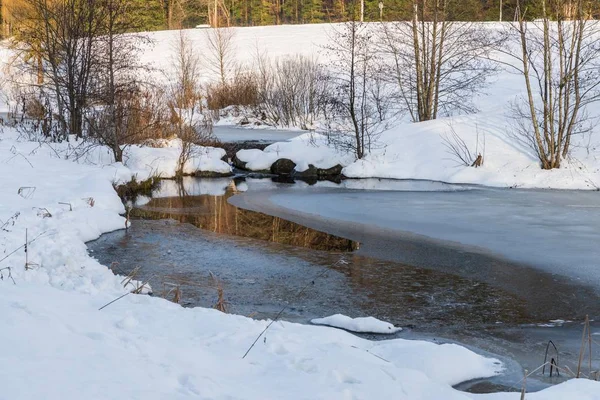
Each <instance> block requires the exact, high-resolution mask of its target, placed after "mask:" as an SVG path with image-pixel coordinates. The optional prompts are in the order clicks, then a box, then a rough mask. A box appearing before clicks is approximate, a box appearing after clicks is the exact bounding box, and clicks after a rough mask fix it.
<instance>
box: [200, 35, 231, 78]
mask: <svg viewBox="0 0 600 400" xmlns="http://www.w3.org/2000/svg"><path fill="white" fill-rule="evenodd" d="M234 38H235V30H233V29H232V28H212V29H209V30H207V31H206V42H207V47H208V51H209V54H208V56H209V57H208V58H207V62H208V66H209V68H210V70H211V72H213V73H214V74H216V75H218V77H219V79H220V81H221V84H222V85H225V84H226V83H227V79H228V78H229V75H230V73H231V72H232V70H234V69H235V54H234V52H235V47H234Z"/></svg>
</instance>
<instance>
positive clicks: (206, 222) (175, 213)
mask: <svg viewBox="0 0 600 400" xmlns="http://www.w3.org/2000/svg"><path fill="white" fill-rule="evenodd" d="M234 182H235V181H231V183H232V184H231V185H230V186H228V188H227V189H226V191H225V193H224V194H223V195H218V196H216V195H190V194H188V192H187V191H186V190H185V188H184V187H183V185H181V186H179V187H178V197H163V198H153V199H152V200H150V202H149V203H147V204H145V205H143V206H139V207H136V208H134V209H133V210H132V212H131V216H132V217H133V218H139V219H145V220H148V219H154V220H156V219H174V220H176V221H179V222H182V223H188V224H192V225H194V226H196V227H198V228H201V229H203V230H206V231H209V232H214V233H219V234H225V235H231V236H241V237H246V238H253V239H259V240H265V241H269V242H273V243H279V244H287V245H292V246H299V247H306V248H309V249H313V250H326V251H353V250H356V249H357V248H358V243H356V242H353V241H352V240H349V239H344V238H340V237H337V236H334V235H329V234H327V233H324V232H319V231H316V230H314V229H310V228H307V227H304V226H302V225H299V224H296V223H293V222H290V221H286V220H283V219H281V218H279V217H272V216H269V215H266V214H262V213H258V212H254V211H248V210H243V209H239V208H237V207H234V206H232V205H231V204H229V203H228V202H227V200H228V199H229V198H230V197H231V196H233V195H234V194H236V193H237V190H236V186H235V183H234ZM168 184H170V185H172V184H173V182H169V183H168Z"/></svg>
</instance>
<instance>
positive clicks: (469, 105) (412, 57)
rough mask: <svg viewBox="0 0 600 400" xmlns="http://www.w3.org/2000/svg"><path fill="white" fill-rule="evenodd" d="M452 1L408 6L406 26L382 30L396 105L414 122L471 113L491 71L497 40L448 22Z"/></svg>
mask: <svg viewBox="0 0 600 400" xmlns="http://www.w3.org/2000/svg"><path fill="white" fill-rule="evenodd" d="M454 1H456V0H412V6H413V13H412V16H413V17H412V20H411V21H402V22H393V23H384V24H381V31H382V38H381V41H380V42H381V45H380V47H381V51H382V52H383V53H384V54H385V55H386V56H387V57H386V60H389V62H390V65H389V69H390V74H389V75H390V76H391V77H393V80H394V81H395V84H396V90H397V92H398V100H399V102H400V103H401V104H403V105H404V108H405V109H406V110H407V112H408V113H409V114H410V117H411V119H412V120H413V121H414V122H421V121H428V120H432V119H436V118H437V117H438V116H440V115H449V114H452V113H453V112H467V113H469V112H474V111H475V110H476V107H475V105H474V104H473V101H472V98H473V95H474V94H475V93H477V92H478V91H479V90H481V89H482V87H483V86H484V85H485V83H486V79H487V78H488V77H489V76H490V75H492V74H493V73H494V71H495V64H494V63H493V62H491V61H490V60H489V53H490V52H491V51H492V49H493V48H495V47H496V46H497V45H498V44H499V42H500V41H501V38H500V37H499V36H495V35H493V33H492V32H491V31H489V30H486V29H485V27H483V26H482V25H481V24H476V23H472V22H458V21H448V15H449V10H450V8H449V7H450V5H451V3H452V2H454Z"/></svg>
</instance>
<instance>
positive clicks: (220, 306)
mask: <svg viewBox="0 0 600 400" xmlns="http://www.w3.org/2000/svg"><path fill="white" fill-rule="evenodd" d="M210 278H211V279H212V282H213V285H214V287H215V288H216V289H217V302H216V304H215V305H214V306H213V308H214V309H215V310H219V311H221V312H223V313H227V310H228V309H229V303H228V302H227V301H226V300H225V291H224V290H223V282H222V281H221V280H220V279H219V278H217V277H216V276H215V275H214V274H213V273H212V272H210Z"/></svg>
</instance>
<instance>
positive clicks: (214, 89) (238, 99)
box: [206, 72, 260, 110]
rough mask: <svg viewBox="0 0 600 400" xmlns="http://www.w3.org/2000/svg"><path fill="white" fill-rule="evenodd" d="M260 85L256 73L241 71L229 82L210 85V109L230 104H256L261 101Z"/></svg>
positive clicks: (208, 96) (219, 108) (218, 108)
mask: <svg viewBox="0 0 600 400" xmlns="http://www.w3.org/2000/svg"><path fill="white" fill-rule="evenodd" d="M259 93H260V90H259V85H258V79H257V77H256V75H255V74H252V73H249V72H239V73H237V74H235V76H234V77H233V79H232V80H231V81H230V82H227V83H219V84H217V85H212V86H209V87H208V89H207V97H206V100H207V103H208V108H209V109H210V110H221V109H223V108H226V107H229V106H256V105H258V103H259Z"/></svg>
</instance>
